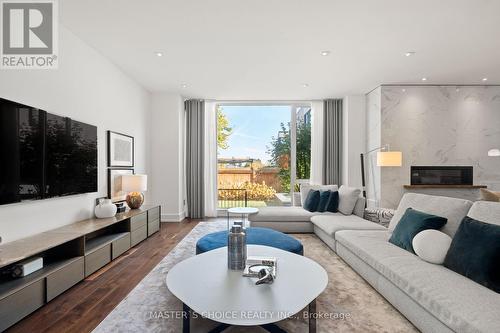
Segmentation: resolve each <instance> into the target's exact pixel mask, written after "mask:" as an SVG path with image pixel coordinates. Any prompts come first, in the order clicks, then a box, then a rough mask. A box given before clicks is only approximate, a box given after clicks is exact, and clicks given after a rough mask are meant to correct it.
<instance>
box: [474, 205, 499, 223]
mask: <svg viewBox="0 0 500 333" xmlns="http://www.w3.org/2000/svg"><path fill="white" fill-rule="evenodd" d="M467 215H468V216H469V217H471V218H473V219H475V220H479V221H483V222H486V223H491V224H500V203H498V202H487V201H476V202H474V204H473V205H472V207H471V209H470V211H469V213H468V214H467Z"/></svg>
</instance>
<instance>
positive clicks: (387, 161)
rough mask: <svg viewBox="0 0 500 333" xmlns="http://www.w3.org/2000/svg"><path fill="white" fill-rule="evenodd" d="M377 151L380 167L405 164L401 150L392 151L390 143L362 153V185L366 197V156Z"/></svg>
mask: <svg viewBox="0 0 500 333" xmlns="http://www.w3.org/2000/svg"><path fill="white" fill-rule="evenodd" d="M375 151H378V152H377V166H380V167H400V166H401V165H403V153H402V152H400V151H390V150H389V145H384V146H380V147H377V148H374V149H372V150H369V151H367V152H364V153H361V154H360V158H361V185H362V187H363V197H364V198H366V189H365V186H366V183H365V156H368V154H370V153H373V152H375Z"/></svg>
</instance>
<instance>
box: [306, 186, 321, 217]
mask: <svg viewBox="0 0 500 333" xmlns="http://www.w3.org/2000/svg"><path fill="white" fill-rule="evenodd" d="M320 200H321V192H320V191H318V190H311V191H309V193H308V194H307V198H306V202H305V203H304V209H305V210H307V211H308V212H316V211H318V206H319V201H320Z"/></svg>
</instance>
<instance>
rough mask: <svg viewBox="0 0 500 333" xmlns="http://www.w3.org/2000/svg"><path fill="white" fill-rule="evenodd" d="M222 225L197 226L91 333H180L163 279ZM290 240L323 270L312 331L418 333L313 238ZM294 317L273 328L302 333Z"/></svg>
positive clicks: (197, 323)
mask: <svg viewBox="0 0 500 333" xmlns="http://www.w3.org/2000/svg"><path fill="white" fill-rule="evenodd" d="M225 227H226V224H225V222H222V221H217V222H200V223H199V224H198V225H197V226H196V227H195V228H194V229H193V230H192V231H191V232H190V233H189V234H188V235H187V236H186V237H185V238H184V239H183V240H182V241H181V242H179V244H178V245H177V246H176V247H175V248H174V249H173V250H172V251H171V252H170V253H169V254H168V255H167V256H166V257H165V258H163V260H162V261H161V262H160V263H159V264H158V265H157V266H156V267H155V268H154V269H153V270H152V271H151V272H150V273H149V274H148V275H147V276H146V277H145V278H144V279H143V280H142V281H141V282H140V283H139V284H138V285H137V286H136V287H135V288H134V289H133V290H132V291H131V292H130V293H129V294H128V295H127V297H126V298H125V299H123V301H122V302H121V303H120V304H119V305H118V306H117V307H116V308H115V309H114V310H113V311H112V312H111V313H110V314H109V315H108V316H107V317H106V318H105V319H104V320H103V321H102V322H101V323H100V324H99V326H98V327H97V328H96V329H95V330H94V332H97V333H100V332H102V333H104V332H106V333H108V332H181V331H182V319H181V317H180V316H181V315H182V313H181V310H182V303H181V302H180V301H179V300H178V299H177V298H176V297H175V296H173V295H172V294H171V293H170V292H169V291H168V289H167V287H166V283H165V279H166V275H167V273H168V271H169V269H170V268H172V267H173V266H174V265H175V264H176V263H178V262H180V261H182V260H184V259H186V258H188V257H190V256H193V255H195V245H196V241H197V240H198V239H199V238H200V237H202V236H203V235H206V234H208V233H210V232H214V231H219V230H223V229H224V228H225ZM293 236H294V237H296V238H297V239H299V240H300V241H301V242H302V243H303V245H304V253H305V255H306V256H307V257H309V258H311V259H313V260H315V261H316V262H318V263H319V264H320V265H321V266H323V267H324V268H325V270H326V271H327V272H328V278H329V282H328V286H327V288H326V290H325V291H324V292H323V293H322V294H321V295H320V296H319V297H318V299H317V311H318V312H319V313H323V314H328V315H327V316H325V318H320V319H318V321H317V328H318V329H317V331H318V332H364V333H367V332H374V333H375V332H418V330H417V329H416V328H415V327H414V326H413V325H412V324H411V323H410V322H409V321H408V320H407V319H406V318H405V317H403V316H402V315H401V314H400V313H399V312H398V311H397V310H396V309H395V308H394V307H393V306H392V305H391V304H390V303H388V302H387V301H386V300H385V299H384V298H383V297H382V296H381V295H380V294H379V293H377V291H375V290H374V289H373V288H372V287H371V286H370V285H369V284H368V283H366V281H364V280H363V279H362V278H361V277H360V276H359V275H358V274H357V273H356V272H354V271H353V270H352V269H351V268H350V267H349V266H348V265H347V264H346V263H345V262H344V261H343V260H342V259H341V258H340V257H338V256H337V255H336V254H335V253H334V252H333V251H332V250H331V249H330V248H329V247H328V246H326V245H325V244H324V243H323V242H322V241H321V240H320V239H319V238H317V237H316V236H315V235H314V234H295V235H293ZM202 278H203V277H202V276H200V279H202ZM200 297H203V295H200ZM297 317H298V318H294V319H287V320H283V321H281V322H279V323H278V325H279V326H280V327H281V328H283V329H284V330H286V331H287V332H307V331H308V329H307V328H308V326H307V325H308V321H307V319H305V318H303V317H302V316H297ZM326 317H328V318H326ZM215 326H217V323H215V322H213V321H211V320H208V319H202V318H197V319H194V320H192V327H191V332H196V333H197V332H208V331H209V330H210V329H211V328H213V327H215ZM260 331H263V330H261V329H260V328H256V327H231V328H230V329H228V330H226V331H225V332H231V333H236V332H238V333H239V332H241V333H243V332H245V333H246V332H260Z"/></svg>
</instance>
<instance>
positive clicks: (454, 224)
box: [389, 193, 472, 238]
mask: <svg viewBox="0 0 500 333" xmlns="http://www.w3.org/2000/svg"><path fill="white" fill-rule="evenodd" d="M471 206H472V202H471V201H469V200H464V199H457V198H448V197H440V196H434V195H426V194H418V193H406V194H405V195H404V196H403V198H402V199H401V202H400V203H399V206H398V209H397V210H396V212H395V213H394V217H393V218H392V220H391V222H390V223H389V230H391V231H393V230H394V228H395V227H396V225H397V224H398V223H399V220H401V217H402V216H403V214H404V213H405V212H406V210H407V209H408V208H410V207H411V208H413V209H417V210H420V211H422V212H425V213H428V214H434V215H438V216H442V217H446V218H447V219H448V223H446V224H445V226H444V227H443V228H442V229H441V231H442V232H444V233H445V234H447V235H448V236H450V237H452V238H453V235H454V234H455V232H456V231H457V229H458V226H459V225H460V222H462V219H463V218H464V217H465V216H466V215H467V212H468V211H469V209H470V208H471Z"/></svg>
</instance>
